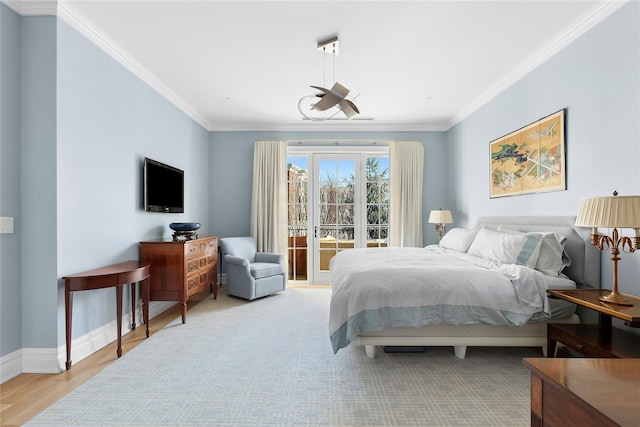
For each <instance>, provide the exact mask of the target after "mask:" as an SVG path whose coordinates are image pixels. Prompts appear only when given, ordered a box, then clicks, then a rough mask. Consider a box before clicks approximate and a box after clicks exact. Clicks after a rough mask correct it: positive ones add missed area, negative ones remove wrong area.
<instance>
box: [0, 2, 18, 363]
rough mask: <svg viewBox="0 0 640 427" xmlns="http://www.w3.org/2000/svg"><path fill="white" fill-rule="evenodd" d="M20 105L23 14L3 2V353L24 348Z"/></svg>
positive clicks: (0, 288) (0, 147) (0, 315)
mask: <svg viewBox="0 0 640 427" xmlns="http://www.w3.org/2000/svg"><path fill="white" fill-rule="evenodd" d="M20 105H21V102H20V18H19V16H18V15H17V14H16V13H15V12H13V11H12V10H11V9H9V8H8V7H6V6H5V5H0V216H8V217H13V218H14V221H15V224H14V230H15V232H14V234H0V336H1V337H2V340H1V341H0V348H1V352H0V356H4V355H5V354H9V353H12V352H14V351H16V350H19V349H20V348H22V334H21V330H22V328H21V327H20V325H21V320H20V316H21V304H22V303H21V300H22V292H21V289H20V283H21V279H20V251H21V249H20V248H21V235H22V233H21V232H20V229H21V227H20V225H21V224H20V222H19V220H20Z"/></svg>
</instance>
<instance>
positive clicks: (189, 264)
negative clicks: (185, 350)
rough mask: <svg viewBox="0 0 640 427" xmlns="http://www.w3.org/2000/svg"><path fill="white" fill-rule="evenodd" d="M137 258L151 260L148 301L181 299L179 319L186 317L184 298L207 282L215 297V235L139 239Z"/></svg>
mask: <svg viewBox="0 0 640 427" xmlns="http://www.w3.org/2000/svg"><path fill="white" fill-rule="evenodd" d="M140 259H141V261H142V262H149V263H151V283H150V296H149V298H150V300H151V301H180V303H181V304H182V323H185V322H186V320H187V300H188V299H189V297H190V296H191V295H193V294H196V293H198V292H202V291H204V290H205V289H206V288H207V287H208V286H209V287H210V288H211V290H212V291H213V297H214V299H215V298H217V297H218V287H217V273H218V268H217V266H218V238H217V237H215V236H213V237H203V238H200V239H195V240H186V241H173V240H154V241H148V242H140Z"/></svg>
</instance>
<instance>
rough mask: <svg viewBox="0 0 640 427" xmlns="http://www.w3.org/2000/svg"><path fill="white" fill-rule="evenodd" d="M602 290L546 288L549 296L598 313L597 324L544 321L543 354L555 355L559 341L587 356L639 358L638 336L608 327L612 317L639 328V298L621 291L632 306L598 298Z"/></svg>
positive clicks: (603, 290) (610, 324)
mask: <svg viewBox="0 0 640 427" xmlns="http://www.w3.org/2000/svg"><path fill="white" fill-rule="evenodd" d="M609 292H610V291H609V290H606V289H570V290H549V291H548V293H549V295H550V296H551V297H555V298H561V299H564V300H566V301H571V302H573V303H576V304H578V305H580V306H583V307H587V308H589V309H592V310H595V311H597V312H598V313H599V323H597V324H578V325H576V324H559V323H549V324H547V355H548V356H549V357H554V356H555V351H556V343H557V342H561V343H562V344H565V345H566V346H567V347H569V348H572V349H574V350H576V351H579V352H580V353H582V354H584V355H585V356H588V357H620V358H628V357H640V335H636V334H633V333H630V332H627V331H624V330H622V329H620V328H615V327H613V326H612V318H614V317H615V318H618V319H622V320H624V322H625V324H626V325H627V326H630V327H636V328H637V327H640V298H639V297H636V296H633V295H627V294H624V296H625V297H627V298H629V299H631V300H633V302H634V305H633V306H623V305H617V304H610V303H606V302H602V301H600V299H599V298H600V296H601V295H607V294H608V293H609Z"/></svg>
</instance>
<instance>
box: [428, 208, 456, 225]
mask: <svg viewBox="0 0 640 427" xmlns="http://www.w3.org/2000/svg"><path fill="white" fill-rule="evenodd" d="M452 222H453V218H452V217H451V211H443V210H437V211H431V212H430V213H429V224H451V223H452Z"/></svg>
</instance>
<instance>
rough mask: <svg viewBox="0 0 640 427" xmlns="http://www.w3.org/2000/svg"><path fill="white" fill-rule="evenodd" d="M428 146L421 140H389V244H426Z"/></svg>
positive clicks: (419, 245)
mask: <svg viewBox="0 0 640 427" xmlns="http://www.w3.org/2000/svg"><path fill="white" fill-rule="evenodd" d="M423 164H424V149H423V148H422V144H421V143H420V142H417V141H391V142H390V143H389V169H390V172H391V174H390V180H389V181H390V187H391V188H390V197H389V245H390V246H417V247H421V246H422V183H423V179H424V177H423V168H424V166H423Z"/></svg>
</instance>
